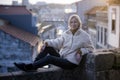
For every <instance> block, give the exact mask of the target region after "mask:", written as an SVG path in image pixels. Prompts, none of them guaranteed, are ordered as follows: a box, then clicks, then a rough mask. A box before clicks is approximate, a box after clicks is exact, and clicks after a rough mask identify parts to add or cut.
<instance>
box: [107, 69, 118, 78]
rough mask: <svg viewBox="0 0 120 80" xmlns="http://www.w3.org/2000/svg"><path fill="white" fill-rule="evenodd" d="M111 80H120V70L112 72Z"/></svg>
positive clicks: (110, 74)
mask: <svg viewBox="0 0 120 80" xmlns="http://www.w3.org/2000/svg"><path fill="white" fill-rule="evenodd" d="M109 80H120V70H110V71H109Z"/></svg>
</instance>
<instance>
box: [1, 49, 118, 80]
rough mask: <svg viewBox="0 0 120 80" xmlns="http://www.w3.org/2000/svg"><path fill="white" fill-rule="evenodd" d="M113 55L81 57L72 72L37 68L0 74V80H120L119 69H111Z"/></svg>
mask: <svg viewBox="0 0 120 80" xmlns="http://www.w3.org/2000/svg"><path fill="white" fill-rule="evenodd" d="M113 62H114V54H113V53H111V52H109V51H108V52H97V53H94V54H88V55H87V56H83V58H82V61H81V63H80V64H79V66H78V67H77V68H75V69H74V70H63V69H60V68H55V67H52V68H48V69H43V68H39V69H38V71H36V72H22V71H18V72H11V73H7V74H0V80H120V69H117V70H114V69H113V68H112V65H113Z"/></svg>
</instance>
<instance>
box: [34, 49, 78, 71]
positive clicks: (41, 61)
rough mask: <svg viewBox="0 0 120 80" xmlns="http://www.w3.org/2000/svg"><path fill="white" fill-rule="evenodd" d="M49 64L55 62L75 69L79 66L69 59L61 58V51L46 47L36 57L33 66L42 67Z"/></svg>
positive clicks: (63, 66)
mask: <svg viewBox="0 0 120 80" xmlns="http://www.w3.org/2000/svg"><path fill="white" fill-rule="evenodd" d="M48 54H49V55H48ZM48 64H53V65H55V66H59V67H61V68H63V69H74V68H75V67H77V65H76V64H73V63H71V62H70V61H68V60H67V59H63V58H61V57H60V55H59V53H58V52H56V50H55V49H54V48H53V47H45V49H44V50H43V51H42V52H40V54H39V55H38V56H37V57H36V59H35V61H34V63H33V66H34V68H40V67H42V66H45V65H48Z"/></svg>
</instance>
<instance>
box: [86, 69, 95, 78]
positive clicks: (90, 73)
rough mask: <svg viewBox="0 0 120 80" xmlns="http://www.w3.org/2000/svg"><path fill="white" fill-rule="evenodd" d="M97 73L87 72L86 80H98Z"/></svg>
mask: <svg viewBox="0 0 120 80" xmlns="http://www.w3.org/2000/svg"><path fill="white" fill-rule="evenodd" d="M95 75H96V74H95V72H94V71H91V70H86V79H85V80H96V76H95Z"/></svg>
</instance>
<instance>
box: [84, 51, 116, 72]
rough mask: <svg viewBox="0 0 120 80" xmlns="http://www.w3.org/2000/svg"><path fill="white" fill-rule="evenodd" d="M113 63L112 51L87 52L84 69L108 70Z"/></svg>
mask: <svg viewBox="0 0 120 80" xmlns="http://www.w3.org/2000/svg"><path fill="white" fill-rule="evenodd" d="M113 64H114V54H113V53H112V52H97V53H93V54H88V56H87V64H86V69H87V70H91V71H102V70H109V69H111V68H112V66H113Z"/></svg>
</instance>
